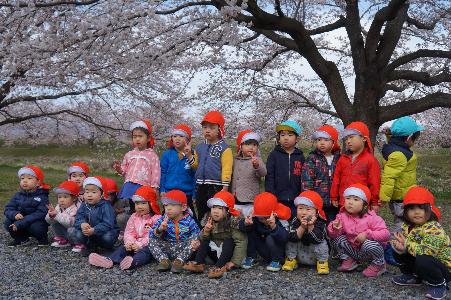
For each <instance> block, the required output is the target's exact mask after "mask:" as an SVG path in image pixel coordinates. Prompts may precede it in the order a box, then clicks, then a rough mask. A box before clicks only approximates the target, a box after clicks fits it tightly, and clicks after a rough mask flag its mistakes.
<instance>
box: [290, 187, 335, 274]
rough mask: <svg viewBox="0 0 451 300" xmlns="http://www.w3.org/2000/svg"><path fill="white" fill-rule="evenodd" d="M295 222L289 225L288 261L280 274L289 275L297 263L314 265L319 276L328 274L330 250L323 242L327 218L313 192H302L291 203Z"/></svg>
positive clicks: (320, 202) (319, 198) (317, 195)
mask: <svg viewBox="0 0 451 300" xmlns="http://www.w3.org/2000/svg"><path fill="white" fill-rule="evenodd" d="M294 204H295V205H296V209H297V215H296V218H293V220H292V221H291V223H290V229H289V234H288V243H287V248H286V252H287V259H286V260H285V264H284V265H283V267H282V270H285V271H292V270H294V269H296V268H297V265H298V262H299V263H301V264H306V265H315V264H316V270H317V272H318V274H329V263H328V260H329V246H328V245H327V241H326V236H327V233H326V214H325V213H324V211H323V209H322V208H323V199H321V196H320V195H319V194H318V193H317V192H314V191H305V192H302V193H301V194H300V195H299V196H298V197H296V198H295V199H294Z"/></svg>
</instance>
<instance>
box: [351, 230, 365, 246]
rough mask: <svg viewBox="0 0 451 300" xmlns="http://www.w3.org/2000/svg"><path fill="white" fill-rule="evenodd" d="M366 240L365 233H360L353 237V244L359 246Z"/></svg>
mask: <svg viewBox="0 0 451 300" xmlns="http://www.w3.org/2000/svg"><path fill="white" fill-rule="evenodd" d="M366 239H367V236H366V233H365V232H361V233H359V234H358V235H357V236H356V237H355V239H354V242H359V243H360V244H363V243H364V242H365V241H366Z"/></svg>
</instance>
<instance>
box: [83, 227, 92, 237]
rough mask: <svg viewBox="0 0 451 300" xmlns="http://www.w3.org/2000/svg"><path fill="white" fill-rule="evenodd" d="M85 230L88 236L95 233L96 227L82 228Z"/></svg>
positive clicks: (84, 232)
mask: <svg viewBox="0 0 451 300" xmlns="http://www.w3.org/2000/svg"><path fill="white" fill-rule="evenodd" d="M81 231H82V232H83V234H84V235H86V236H91V235H93V234H94V228H92V227H89V228H85V229H82V230H81Z"/></svg>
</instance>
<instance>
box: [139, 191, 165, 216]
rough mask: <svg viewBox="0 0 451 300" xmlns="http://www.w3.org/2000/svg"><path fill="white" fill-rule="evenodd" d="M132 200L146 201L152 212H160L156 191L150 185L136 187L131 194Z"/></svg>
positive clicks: (158, 213) (157, 213)
mask: <svg viewBox="0 0 451 300" xmlns="http://www.w3.org/2000/svg"><path fill="white" fill-rule="evenodd" d="M132 201H147V202H149V205H150V208H151V209H152V211H153V213H154V214H156V215H160V214H161V212H160V207H159V206H158V203H157V192H156V191H155V189H154V188H152V187H150V186H141V187H140V188H138V189H137V190H136V192H135V194H134V195H133V196H132Z"/></svg>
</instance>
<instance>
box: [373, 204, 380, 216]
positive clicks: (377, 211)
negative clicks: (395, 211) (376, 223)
mask: <svg viewBox="0 0 451 300" xmlns="http://www.w3.org/2000/svg"><path fill="white" fill-rule="evenodd" d="M371 209H372V210H373V211H374V212H375V213H376V214H379V211H380V210H381V206H380V205H372V206H371Z"/></svg>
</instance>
